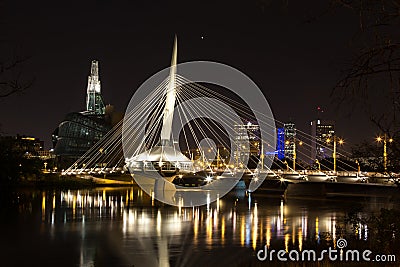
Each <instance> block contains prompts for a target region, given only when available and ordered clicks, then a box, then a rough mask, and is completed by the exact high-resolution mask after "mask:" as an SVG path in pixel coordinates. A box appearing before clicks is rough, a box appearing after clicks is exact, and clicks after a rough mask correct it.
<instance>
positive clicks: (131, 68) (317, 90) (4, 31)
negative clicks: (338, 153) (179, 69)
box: [0, 0, 377, 148]
mask: <svg viewBox="0 0 400 267" xmlns="http://www.w3.org/2000/svg"><path fill="white" fill-rule="evenodd" d="M3 2H4V4H3V5H2V6H1V8H2V10H1V15H0V31H1V36H2V39H4V40H7V42H9V43H13V44H15V45H16V46H18V47H19V48H20V51H21V53H22V54H24V55H29V56H30V57H31V59H30V61H29V63H28V65H27V66H26V68H25V69H24V74H25V75H26V76H28V77H29V76H33V77H35V79H36V81H35V84H34V86H33V87H31V88H29V90H28V91H27V92H25V93H24V94H20V95H14V96H11V97H8V98H5V99H1V100H0V114H1V115H0V123H1V125H2V131H3V132H5V133H6V134H17V133H19V134H28V135H33V136H36V137H39V138H40V139H43V140H45V142H46V147H48V148H49V147H50V146H51V143H50V137H51V133H52V131H53V130H54V129H55V128H56V127H57V125H58V123H59V122H60V121H61V120H62V119H63V118H64V116H65V114H66V113H68V112H72V111H81V110H83V109H84V108H85V107H84V106H85V103H84V102H85V93H86V85H87V75H88V74H89V68H90V62H91V60H93V59H97V60H99V64H100V79H101V82H102V92H103V95H104V98H105V100H106V102H107V103H110V104H113V105H115V106H116V107H117V109H119V110H121V111H124V109H125V107H126V105H127V103H128V101H129V100H130V98H131V96H132V94H133V93H134V92H135V89H136V88H137V87H139V86H140V84H141V83H142V82H143V81H145V80H146V79H147V78H148V77H150V76H151V75H152V74H154V73H155V72H157V71H159V70H161V69H163V68H165V67H168V65H169V62H170V56H171V50H172V42H173V36H174V34H175V33H176V34H177V35H178V41H179V43H178V51H179V52H178V61H179V62H184V61H190V60H211V61H217V62H221V63H225V64H228V65H230V66H233V67H235V68H237V69H239V70H241V71H243V72H244V73H246V74H247V75H248V76H249V77H250V78H252V79H253V80H254V81H255V82H256V83H257V84H258V86H259V87H260V88H261V89H262V90H263V92H264V94H265V96H266V98H267V100H268V101H269V103H270V105H271V108H272V111H273V112H274V115H275V118H276V119H278V120H280V121H287V120H289V119H293V120H294V121H295V123H296V125H297V127H298V128H299V129H300V130H303V131H306V132H309V131H310V121H311V120H313V119H315V118H316V107H317V106H321V107H322V108H323V109H324V111H325V112H324V117H325V118H326V119H332V120H336V122H337V123H336V130H337V133H338V135H340V136H342V137H344V138H345V140H346V141H347V143H348V144H349V146H350V145H351V144H354V143H357V142H359V141H362V140H363V139H367V140H372V138H373V137H374V136H375V134H376V132H377V130H375V129H374V128H373V127H372V126H371V124H370V123H369V122H368V118H366V117H364V115H363V114H362V112H355V113H354V114H352V116H351V117H348V116H347V115H346V114H342V113H341V112H338V110H335V108H334V107H335V106H334V105H333V104H332V103H331V102H332V101H331V99H330V98H329V95H330V92H331V90H332V88H333V86H334V85H335V82H336V81H337V80H338V78H339V77H340V76H339V75H340V70H341V69H343V68H344V67H346V64H347V62H348V61H349V59H350V56H351V49H350V48H349V46H348V43H349V40H350V39H351V38H352V37H353V35H354V33H355V31H356V28H357V18H356V17H355V16H354V15H353V14H351V13H349V12H347V11H339V12H335V13H332V14H327V15H325V16H323V17H322V18H320V19H318V20H316V21H313V22H312V23H306V22H305V21H306V20H307V18H309V17H310V16H311V15H318V14H320V13H321V12H322V11H323V10H324V9H326V8H327V4H326V2H327V1H320V0H316V1H306V2H305V1H289V3H288V5H285V2H286V1H279V0H276V1H267V0H265V1H264V2H272V4H271V5H267V6H265V7H264V8H263V7H262V5H261V4H260V3H263V1H259V0H247V1H244V0H243V1H125V0H112V1H111V0H109V1H108V0H102V1H100V0H98V1H90V0H88V1H86V0H85V1H75V0H72V1H30V0H12V1H11V0H8V1H7V0H6V1H4V0H3ZM214 2H218V3H214ZM298 2H302V3H298ZM60 3H61V4H60ZM202 36H204V39H202V38H201V37H202ZM2 53H5V52H4V51H3V52H2Z"/></svg>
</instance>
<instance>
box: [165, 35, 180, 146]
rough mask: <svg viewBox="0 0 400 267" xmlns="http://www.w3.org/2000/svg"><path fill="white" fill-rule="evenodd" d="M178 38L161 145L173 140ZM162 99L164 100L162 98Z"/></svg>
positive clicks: (169, 83)
mask: <svg viewBox="0 0 400 267" xmlns="http://www.w3.org/2000/svg"><path fill="white" fill-rule="evenodd" d="M177 52H178V47H177V38H176V35H175V40H174V47H173V51H172V59H171V68H170V72H169V82H168V86H167V92H166V93H167V97H166V101H165V107H164V117H163V126H162V129H161V145H162V146H168V145H172V142H171V130H172V120H173V118H174V107H175V98H176V87H175V86H176V61H177ZM161 101H162V100H161Z"/></svg>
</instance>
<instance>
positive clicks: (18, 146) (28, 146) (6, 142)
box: [0, 135, 44, 158]
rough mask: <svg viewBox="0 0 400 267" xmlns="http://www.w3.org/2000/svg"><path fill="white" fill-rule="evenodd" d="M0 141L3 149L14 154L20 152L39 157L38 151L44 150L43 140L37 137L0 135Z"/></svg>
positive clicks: (29, 156)
mask: <svg viewBox="0 0 400 267" xmlns="http://www.w3.org/2000/svg"><path fill="white" fill-rule="evenodd" d="M0 143H1V146H2V148H3V149H4V151H2V153H5V151H10V152H12V153H14V154H21V155H23V156H24V157H27V158H31V157H39V156H40V155H39V154H40V152H41V151H44V148H43V147H44V141H41V140H40V139H39V138H35V137H30V136H25V135H16V136H0Z"/></svg>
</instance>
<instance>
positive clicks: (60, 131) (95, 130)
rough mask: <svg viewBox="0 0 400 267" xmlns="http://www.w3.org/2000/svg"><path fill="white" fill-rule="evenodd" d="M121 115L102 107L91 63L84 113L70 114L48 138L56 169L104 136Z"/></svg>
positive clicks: (94, 62) (97, 78)
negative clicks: (55, 160)
mask: <svg viewBox="0 0 400 267" xmlns="http://www.w3.org/2000/svg"><path fill="white" fill-rule="evenodd" d="M121 118H122V115H119V114H116V113H115V112H114V109H113V107H112V106H110V105H108V106H105V104H104V100H103V97H102V95H101V86H100V79H99V69H98V62H97V61H96V60H93V61H92V63H91V71H90V75H89V77H88V85H87V91H86V110H85V111H82V112H72V113H69V114H67V115H66V117H65V118H64V120H63V121H62V122H61V123H60V124H59V126H58V127H57V128H56V129H55V131H54V132H53V135H52V140H53V147H54V154H55V155H56V159H57V164H58V165H59V166H60V167H64V166H68V165H70V164H72V163H73V162H74V161H75V160H76V159H78V158H79V157H80V156H82V155H83V154H84V153H85V152H86V151H87V150H89V149H90V148H91V147H92V146H93V145H94V144H95V143H96V142H97V141H98V140H100V139H101V138H102V137H103V135H105V134H106V133H107V132H108V131H109V130H110V129H111V128H112V126H113V125H114V124H116V122H118V121H119V120H120V119H121Z"/></svg>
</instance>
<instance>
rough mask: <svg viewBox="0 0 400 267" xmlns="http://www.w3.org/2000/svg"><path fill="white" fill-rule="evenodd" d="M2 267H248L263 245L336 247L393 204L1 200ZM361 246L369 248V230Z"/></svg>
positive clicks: (229, 198)
mask: <svg viewBox="0 0 400 267" xmlns="http://www.w3.org/2000/svg"><path fill="white" fill-rule="evenodd" d="M1 196H2V197H1V206H2V208H1V228H0V229H1V236H2V238H1V240H2V242H1V256H2V258H1V263H2V264H0V265H1V266H222V265H226V266H248V264H247V263H250V262H254V261H257V260H256V252H257V251H258V250H259V249H261V248H263V247H264V246H265V245H267V246H268V248H274V249H277V250H279V249H284V250H289V249H297V250H299V251H302V250H303V249H304V247H307V246H308V245H309V244H312V245H317V246H318V244H320V243H325V244H326V243H327V244H332V246H335V242H336V240H337V239H338V238H339V237H340V236H339V235H340V234H341V233H339V232H338V229H339V228H338V225H341V224H342V223H343V221H344V218H345V216H346V215H347V214H348V213H349V212H352V211H353V210H355V209H356V208H358V209H360V210H361V208H362V211H361V212H360V213H359V214H360V216H363V215H365V216H370V215H373V214H377V213H378V212H379V211H380V209H381V208H389V209H390V208H393V207H395V206H396V205H397V204H398V203H394V202H393V201H391V200H390V199H384V198H383V199H382V198H381V199H376V198H368V199H366V198H363V199H340V200H338V199H283V198H281V197H279V196H269V195H268V194H253V195H249V194H246V192H245V191H244V190H234V191H232V192H230V193H229V194H228V195H226V196H225V197H223V198H221V199H219V200H218V201H216V202H214V203H211V204H210V205H209V206H203V207H198V208H179V207H171V206H168V205H164V204H162V203H159V202H157V201H156V200H154V199H152V198H151V197H149V196H148V195H146V193H144V192H143V191H142V190H141V189H140V188H138V187H131V188H129V187H124V188H96V189H90V190H89V189H88V190H63V191H59V190H32V189H20V190H18V191H13V192H7V193H4V192H3V193H2V195H1ZM360 229H363V231H361V230H359V231H357V232H356V233H353V234H354V235H356V236H355V237H356V238H357V239H359V240H368V238H369V236H368V225H367V224H363V225H360Z"/></svg>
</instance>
